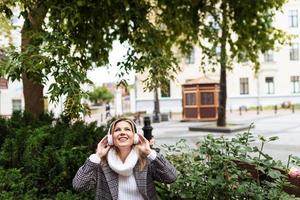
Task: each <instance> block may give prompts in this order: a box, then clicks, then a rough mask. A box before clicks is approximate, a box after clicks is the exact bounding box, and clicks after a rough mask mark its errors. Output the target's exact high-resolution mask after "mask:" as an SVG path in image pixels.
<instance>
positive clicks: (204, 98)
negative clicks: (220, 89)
mask: <svg viewBox="0 0 300 200" xmlns="http://www.w3.org/2000/svg"><path fill="white" fill-rule="evenodd" d="M200 94H201V105H214V93H213V92H201V93H200Z"/></svg>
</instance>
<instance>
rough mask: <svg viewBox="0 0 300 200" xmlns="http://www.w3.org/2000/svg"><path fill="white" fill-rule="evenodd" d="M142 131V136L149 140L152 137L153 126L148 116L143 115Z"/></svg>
mask: <svg viewBox="0 0 300 200" xmlns="http://www.w3.org/2000/svg"><path fill="white" fill-rule="evenodd" d="M142 129H143V132H144V137H145V138H146V139H147V140H148V141H150V140H151V139H152V137H153V135H152V130H153V127H152V126H151V120H150V117H147V116H146V117H144V127H143V128H142Z"/></svg>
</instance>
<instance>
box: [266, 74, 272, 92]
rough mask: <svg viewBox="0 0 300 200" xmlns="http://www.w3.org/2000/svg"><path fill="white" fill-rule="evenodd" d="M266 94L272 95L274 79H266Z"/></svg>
mask: <svg viewBox="0 0 300 200" xmlns="http://www.w3.org/2000/svg"><path fill="white" fill-rule="evenodd" d="M266 93H267V94H274V77H266Z"/></svg>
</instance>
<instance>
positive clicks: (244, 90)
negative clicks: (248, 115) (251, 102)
mask: <svg viewBox="0 0 300 200" xmlns="http://www.w3.org/2000/svg"><path fill="white" fill-rule="evenodd" d="M240 94H249V84H248V78H240Z"/></svg>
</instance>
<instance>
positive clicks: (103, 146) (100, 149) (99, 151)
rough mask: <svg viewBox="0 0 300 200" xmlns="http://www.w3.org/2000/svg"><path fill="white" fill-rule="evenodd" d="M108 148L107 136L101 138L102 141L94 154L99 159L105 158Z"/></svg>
mask: <svg viewBox="0 0 300 200" xmlns="http://www.w3.org/2000/svg"><path fill="white" fill-rule="evenodd" d="M109 149H110V146H109V145H108V141H107V136H105V137H104V138H102V140H101V141H100V142H99V143H98V146H97V150H96V154H97V155H98V156H99V158H100V159H101V158H102V157H103V156H106V154H107V152H108V150H109Z"/></svg>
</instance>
